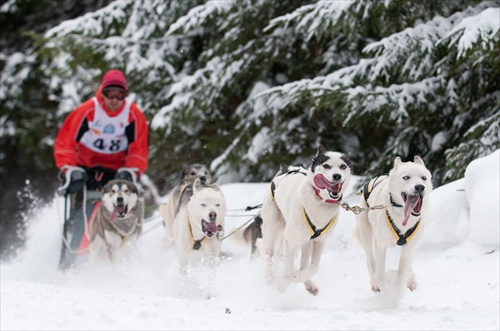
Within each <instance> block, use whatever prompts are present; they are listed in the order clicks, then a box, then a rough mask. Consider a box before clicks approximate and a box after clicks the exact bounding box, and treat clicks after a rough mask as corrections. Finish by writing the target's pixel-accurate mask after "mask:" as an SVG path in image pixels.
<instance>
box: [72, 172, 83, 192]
mask: <svg viewBox="0 0 500 331" xmlns="http://www.w3.org/2000/svg"><path fill="white" fill-rule="evenodd" d="M69 180H70V183H69V186H68V192H69V193H71V192H82V191H83V187H84V185H85V181H86V180H87V174H86V173H85V171H83V170H82V171H80V170H74V171H72V172H71V177H70V179H69Z"/></svg>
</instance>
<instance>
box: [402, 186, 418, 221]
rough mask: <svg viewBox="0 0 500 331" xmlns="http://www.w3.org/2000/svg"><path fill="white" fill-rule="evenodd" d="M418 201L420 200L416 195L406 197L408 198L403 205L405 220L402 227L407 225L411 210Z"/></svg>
mask: <svg viewBox="0 0 500 331" xmlns="http://www.w3.org/2000/svg"><path fill="white" fill-rule="evenodd" d="M419 200H420V196H419V195H418V194H415V195H408V198H407V199H406V203H405V207H404V216H405V218H404V219H403V226H406V224H407V223H408V220H409V219H410V216H411V213H412V211H413V208H415V205H416V204H417V203H418V201H419Z"/></svg>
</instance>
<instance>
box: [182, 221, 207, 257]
mask: <svg viewBox="0 0 500 331" xmlns="http://www.w3.org/2000/svg"><path fill="white" fill-rule="evenodd" d="M187 222H188V228H189V238H190V239H191V243H192V244H193V249H194V250H195V251H197V250H199V249H200V247H201V242H202V241H203V240H204V239H205V238H206V237H205V236H203V238H201V239H198V240H194V237H193V229H192V228H191V222H190V221H189V217H188V218H187Z"/></svg>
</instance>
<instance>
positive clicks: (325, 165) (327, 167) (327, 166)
mask: <svg viewBox="0 0 500 331" xmlns="http://www.w3.org/2000/svg"><path fill="white" fill-rule="evenodd" d="M323 168H325V169H331V168H332V166H330V165H329V164H327V163H325V164H323Z"/></svg>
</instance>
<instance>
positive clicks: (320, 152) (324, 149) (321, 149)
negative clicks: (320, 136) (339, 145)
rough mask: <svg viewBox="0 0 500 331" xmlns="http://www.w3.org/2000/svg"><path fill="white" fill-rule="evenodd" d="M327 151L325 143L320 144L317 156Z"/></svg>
mask: <svg viewBox="0 0 500 331" xmlns="http://www.w3.org/2000/svg"><path fill="white" fill-rule="evenodd" d="M325 153H326V148H325V146H323V145H319V147H318V152H317V153H316V156H318V155H319V154H325Z"/></svg>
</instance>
